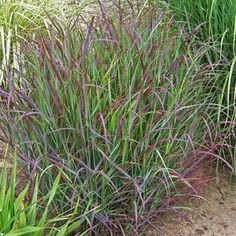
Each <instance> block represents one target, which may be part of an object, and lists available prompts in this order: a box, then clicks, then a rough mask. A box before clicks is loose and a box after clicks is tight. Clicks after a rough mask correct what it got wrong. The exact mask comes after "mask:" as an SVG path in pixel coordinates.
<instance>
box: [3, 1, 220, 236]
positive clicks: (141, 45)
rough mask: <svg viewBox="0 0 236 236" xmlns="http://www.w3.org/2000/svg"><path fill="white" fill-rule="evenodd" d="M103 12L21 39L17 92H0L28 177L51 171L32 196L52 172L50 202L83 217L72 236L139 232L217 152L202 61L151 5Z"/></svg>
mask: <svg viewBox="0 0 236 236" xmlns="http://www.w3.org/2000/svg"><path fill="white" fill-rule="evenodd" d="M102 13H103V14H102V15H101V16H97V17H94V18H93V19H92V20H91V21H90V22H89V23H87V31H86V33H85V34H84V30H80V27H79V26H78V25H77V24H76V23H75V24H74V25H73V26H72V28H63V27H61V25H60V24H57V22H54V24H53V25H54V28H51V30H50V32H49V37H48V36H45V37H42V38H41V39H40V40H37V41H32V42H28V43H27V44H25V45H22V51H23V52H24V59H25V60H24V71H20V73H21V74H22V83H21V87H20V88H17V87H15V86H14V83H11V84H10V85H11V86H10V87H9V89H8V90H7V89H4V88H3V87H2V88H1V90H0V95H1V98H2V103H1V117H2V123H3V124H4V127H7V128H8V131H9V133H10V134H11V137H12V139H13V141H16V142H17V143H18V145H19V147H20V149H21V157H22V158H23V159H25V160H26V161H27V162H28V163H29V165H30V168H31V170H32V172H33V173H34V171H36V170H37V171H43V170H44V169H45V168H46V169H47V167H48V166H51V165H52V166H53V168H52V169H51V171H50V172H49V173H50V174H49V175H44V178H43V179H42V191H43V192H48V191H50V189H51V187H52V186H53V181H55V178H56V176H57V175H58V171H57V170H58V168H59V169H63V172H64V174H63V175H62V181H63V186H64V189H63V191H61V192H60V193H58V194H57V195H56V196H57V197H56V199H54V202H53V203H54V204H55V209H57V211H58V212H64V211H68V209H69V210H71V211H73V212H74V211H76V215H77V216H84V217H83V221H82V225H81V226H80V227H77V228H76V230H75V233H77V234H78V235H80V234H82V233H83V232H84V231H86V230H87V231H88V232H89V233H90V234H97V235H101V234H103V235H104V234H105V233H104V232H110V233H112V232H113V233H115V232H117V233H119V234H120V235H122V234H123V235H125V232H126V233H130V234H132V235H139V233H141V232H140V230H139V229H140V228H141V227H143V226H144V225H146V224H149V223H150V221H151V219H152V218H153V217H155V216H156V215H157V214H159V213H160V212H162V211H164V210H165V209H168V208H171V207H173V208H172V209H175V207H174V206H175V202H176V200H177V199H178V198H182V197H185V196H190V195H191V194H195V193H196V189H195V188H194V187H193V186H195V185H194V184H197V182H196V183H195V182H194V180H193V179H192V178H191V175H192V173H193V172H194V171H195V170H197V169H198V167H199V166H201V165H204V163H209V162H211V161H214V160H215V159H216V158H219V159H221V157H220V156H218V155H217V154H216V151H217V149H218V148H219V147H220V146H221V145H224V143H223V142H222V143H221V142H219V137H218V136H217V135H218V133H217V132H215V130H216V127H215V124H214V122H206V120H207V117H208V116H209V114H210V113H211V105H209V104H211V97H210V96H209V94H208V93H206V92H205V89H204V87H203V85H205V84H206V83H205V81H206V80H210V79H211V77H210V76H211V70H209V68H211V66H212V65H208V64H202V61H203V60H202V58H204V57H205V53H206V51H208V49H207V47H204V46H202V45H201V46H199V45H198V44H197V42H196V41H189V40H188V39H189V35H188V34H187V33H186V32H185V31H184V30H179V29H177V30H176V29H174V28H172V25H173V24H174V23H175V22H174V20H173V17H172V16H171V15H168V14H166V13H164V12H161V11H160V10H158V9H157V8H156V7H155V5H153V6H149V7H147V8H141V10H140V11H136V10H134V9H133V8H129V9H124V8H123V9H122V8H121V7H119V10H118V11H117V13H116V14H117V15H116V17H109V15H107V14H106V13H105V12H104V11H102ZM62 28H63V30H61V29H62ZM19 63H21V62H19ZM19 68H21V67H19ZM6 80H8V82H10V81H11V80H10V77H6ZM209 84H210V83H209ZM13 108H14V109H13ZM76 202H78V204H76ZM75 205H76V208H75ZM65 232H66V231H65ZM65 235H67V234H66V233H65Z"/></svg>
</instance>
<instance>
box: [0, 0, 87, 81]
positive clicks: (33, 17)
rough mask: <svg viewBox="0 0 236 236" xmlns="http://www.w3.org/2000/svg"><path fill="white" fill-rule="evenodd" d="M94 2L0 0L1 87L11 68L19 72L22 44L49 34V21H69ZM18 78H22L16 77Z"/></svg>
mask: <svg viewBox="0 0 236 236" xmlns="http://www.w3.org/2000/svg"><path fill="white" fill-rule="evenodd" d="M90 2H91V1H87V2H85V1H80V2H78V3H77V2H76V1H75V2H72V1H68V0H63V1H58V0H1V1H0V63H1V64H0V83H1V84H4V83H5V82H6V81H4V73H7V71H8V70H9V69H10V68H11V69H13V68H15V69H16V70H19V68H18V67H19V65H18V61H19V60H20V59H19V57H20V48H19V41H22V40H26V39H27V38H28V36H31V37H32V35H35V37H37V35H39V34H41V33H42V31H44V32H45V31H46V28H47V25H48V24H47V23H48V22H49V18H52V19H54V18H57V19H60V20H61V21H67V18H68V17H69V16H70V17H72V16H73V15H74V14H75V13H77V14H78V12H79V11H80V10H81V9H82V8H84V7H85V6H87V5H89V4H90ZM15 76H19V75H17V74H15Z"/></svg>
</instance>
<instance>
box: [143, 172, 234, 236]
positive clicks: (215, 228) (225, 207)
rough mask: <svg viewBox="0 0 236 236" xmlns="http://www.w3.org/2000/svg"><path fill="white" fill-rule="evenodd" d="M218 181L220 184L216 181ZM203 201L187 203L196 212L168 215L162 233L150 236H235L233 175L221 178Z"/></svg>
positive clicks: (206, 191)
mask: <svg viewBox="0 0 236 236" xmlns="http://www.w3.org/2000/svg"><path fill="white" fill-rule="evenodd" d="M216 180H218V181H216ZM202 196H203V197H204V198H205V200H203V199H200V198H193V199H190V200H188V201H187V202H186V203H185V206H186V207H189V208H191V209H192V210H182V211H179V212H178V214H173V213H170V214H168V213H167V214H166V215H164V217H163V218H162V219H161V220H160V219H159V222H161V225H160V224H159V225H160V227H159V228H160V230H157V229H151V230H149V231H148V232H147V233H146V236H159V235H160V236H234V235H236V180H235V177H232V175H231V174H230V173H228V172H227V171H226V173H223V174H220V175H219V178H217V179H216V178H215V179H214V180H212V181H211V182H209V183H208V184H207V185H206V186H205V187H204V192H203V194H202Z"/></svg>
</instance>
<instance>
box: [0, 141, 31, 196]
mask: <svg viewBox="0 0 236 236" xmlns="http://www.w3.org/2000/svg"><path fill="white" fill-rule="evenodd" d="M4 165H6V167H7V173H8V178H9V180H10V176H11V173H12V171H11V170H12V167H13V150H12V147H11V146H10V145H9V144H8V143H5V142H3V141H1V140H0V173H1V170H2V168H3V167H4ZM26 170H27V168H26V166H25V163H23V162H22V161H21V160H19V159H18V160H17V176H16V178H17V188H16V195H18V194H19V193H21V191H22V190H23V189H24V188H25V187H26V186H27V184H28V183H29V181H30V176H29V174H28V173H27V171H26Z"/></svg>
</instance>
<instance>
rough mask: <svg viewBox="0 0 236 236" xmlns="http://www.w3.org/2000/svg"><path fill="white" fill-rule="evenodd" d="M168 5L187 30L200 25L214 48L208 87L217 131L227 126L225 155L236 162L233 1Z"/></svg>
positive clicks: (179, 0)
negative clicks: (212, 80)
mask: <svg viewBox="0 0 236 236" xmlns="http://www.w3.org/2000/svg"><path fill="white" fill-rule="evenodd" d="M169 4H170V6H171V7H172V9H173V10H174V11H175V14H176V19H178V20H180V21H186V20H187V21H188V27H189V28H190V30H193V29H194V28H195V27H197V26H199V25H200V28H199V31H198V36H199V38H200V39H201V40H202V42H203V43H206V42H209V43H210V45H209V46H210V47H212V48H214V50H213V51H211V53H210V54H208V56H207V57H206V59H207V60H208V61H209V62H210V63H218V64H221V66H220V69H219V67H217V70H216V71H215V73H214V75H213V76H214V77H215V83H213V84H212V89H211V93H212V96H213V97H215V103H218V107H219V109H218V112H217V113H216V114H215V120H216V121H217V122H221V123H222V125H221V129H220V131H219V132H222V130H227V129H228V132H227V134H226V140H227V141H228V142H229V145H231V147H232V151H231V152H230V153H226V155H227V156H231V157H232V159H233V160H234V162H235V163H236V161H235V160H236V151H234V150H236V143H235V135H234V133H235V122H236V104H235V102H236V0H228V1H221V0H170V1H169ZM223 123H224V125H223Z"/></svg>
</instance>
